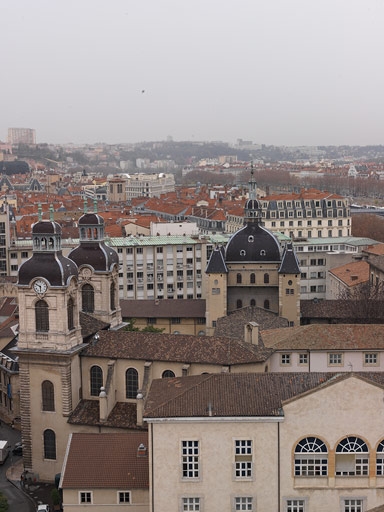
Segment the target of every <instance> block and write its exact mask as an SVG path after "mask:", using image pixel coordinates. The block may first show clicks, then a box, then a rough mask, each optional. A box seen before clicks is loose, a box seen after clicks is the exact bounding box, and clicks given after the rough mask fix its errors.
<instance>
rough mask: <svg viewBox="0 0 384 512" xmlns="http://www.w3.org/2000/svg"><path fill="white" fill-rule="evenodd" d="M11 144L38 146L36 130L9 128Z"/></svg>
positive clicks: (9, 141)
mask: <svg viewBox="0 0 384 512" xmlns="http://www.w3.org/2000/svg"><path fill="white" fill-rule="evenodd" d="M8 143H9V144H19V143H22V144H36V130H33V129H31V128H8Z"/></svg>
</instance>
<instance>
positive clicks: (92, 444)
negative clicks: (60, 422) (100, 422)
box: [62, 432, 149, 490]
mask: <svg viewBox="0 0 384 512" xmlns="http://www.w3.org/2000/svg"><path fill="white" fill-rule="evenodd" d="M141 444H142V445H144V446H145V447H148V434H147V433H146V432H130V433H110V434H105V433H98V434H96V433H95V434H85V433H74V434H72V435H71V436H70V438H69V442H68V447H67V459H66V461H65V464H64V468H63V480H62V487H63V488H64V489H74V488H76V489H101V488H109V489H121V490H125V489H148V488H149V463H148V454H147V455H145V456H138V447H139V446H140V445H141Z"/></svg>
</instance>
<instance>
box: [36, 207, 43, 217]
mask: <svg viewBox="0 0 384 512" xmlns="http://www.w3.org/2000/svg"><path fill="white" fill-rule="evenodd" d="M37 218H38V220H39V221H41V220H43V209H42V207H41V203H39V204H38V206H37Z"/></svg>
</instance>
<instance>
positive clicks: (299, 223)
mask: <svg viewBox="0 0 384 512" xmlns="http://www.w3.org/2000/svg"><path fill="white" fill-rule="evenodd" d="M260 203H261V205H262V219H263V225H264V226H265V228H266V229H268V230H269V231H272V232H274V233H276V232H279V233H282V234H284V235H286V236H289V237H290V238H291V239H292V240H293V241H295V240H301V239H306V238H333V237H341V236H350V235H351V212H350V204H349V199H347V198H345V197H342V196H339V195H337V194H330V193H329V192H321V191H319V190H315V189H310V190H302V191H301V192H300V193H299V194H279V195H271V196H266V197H263V198H260ZM243 221H244V218H243V217H242V216H241V215H239V214H233V213H230V214H229V215H228V216H227V223H226V231H227V232H228V233H234V232H236V231H237V230H238V229H239V228H240V227H241V225H242V224H243Z"/></svg>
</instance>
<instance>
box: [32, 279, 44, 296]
mask: <svg viewBox="0 0 384 512" xmlns="http://www.w3.org/2000/svg"><path fill="white" fill-rule="evenodd" d="M33 289H34V290H35V292H36V293H45V292H46V291H47V283H46V282H45V281H43V280H42V279H38V280H37V281H35V283H34V285H33Z"/></svg>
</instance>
